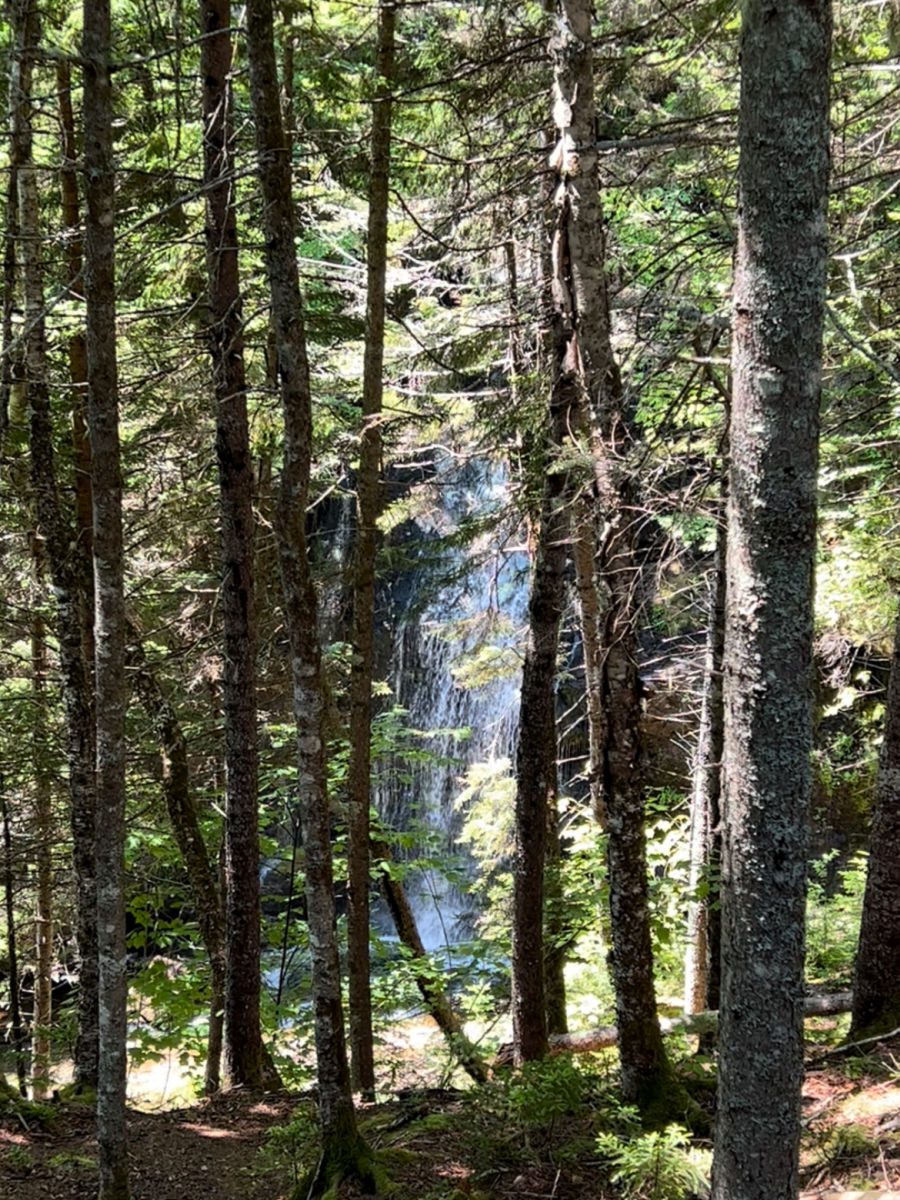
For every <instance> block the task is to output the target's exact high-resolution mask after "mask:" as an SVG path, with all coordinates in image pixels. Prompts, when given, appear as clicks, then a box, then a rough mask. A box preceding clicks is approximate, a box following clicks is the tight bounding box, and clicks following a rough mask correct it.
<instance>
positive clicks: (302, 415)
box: [246, 0, 374, 1191]
mask: <svg viewBox="0 0 900 1200" xmlns="http://www.w3.org/2000/svg"><path fill="white" fill-rule="evenodd" d="M246 12H247V50H248V56H249V61H250V95H251V102H252V107H253V116H254V124H255V131H256V146H257V156H258V165H259V178H260V184H261V190H262V196H263V203H264V211H265V239H266V270H267V274H268V279H269V290H270V293H271V302H272V317H273V322H274V326H275V342H276V346H277V354H278V375H279V382H280V389H281V403H282V410H283V415H284V461H283V466H282V473H281V485H280V493H279V499H278V512H277V518H276V527H277V528H276V532H277V538H278V550H279V563H280V568H281V583H282V591H283V594H284V616H285V623H286V625H287V631H288V638H289V642H290V652H291V669H292V676H293V685H294V687H293V691H294V716H295V719H296V722H297V783H298V790H299V798H300V815H301V824H302V831H303V847H304V854H305V875H306V879H305V886H306V905H307V914H308V921H309V934H310V944H311V948H312V956H313V1008H314V1024H315V1041H316V1066H317V1079H318V1087H319V1095H318V1101H319V1125H320V1130H321V1134H322V1159H321V1163H320V1169H319V1171H318V1172H317V1177H316V1179H315V1180H314V1182H313V1189H312V1190H313V1191H316V1190H323V1189H324V1187H325V1186H327V1183H328V1181H330V1180H331V1179H332V1178H334V1177H335V1176H340V1175H344V1174H350V1175H354V1176H357V1177H359V1178H361V1179H362V1180H363V1182H364V1184H365V1185H366V1186H369V1185H372V1184H373V1183H374V1181H373V1178H372V1161H371V1156H370V1153H369V1151H368V1149H367V1147H366V1145H365V1143H364V1142H363V1140H362V1138H361V1137H360V1135H359V1132H358V1129H357V1124H356V1113H355V1110H354V1108H353V1095H352V1092H351V1087H350V1070H349V1066H348V1063H347V1051H346V1043H345V1036H344V1016H343V1010H342V1006H341V968H340V958H339V955H338V943H337V931H336V927H335V910H334V884H333V874H332V861H331V816H330V810H329V804H328V791H327V776H326V770H325V740H324V739H325V730H324V720H323V718H324V693H323V679H322V664H321V650H320V646H319V632H318V613H317V606H316V594H315V591H314V588H313V581H312V575H311V572H310V564H309V557H308V551H307V545H306V508H307V503H308V499H309V479H310V458H311V453H312V395H311V390H310V376H309V361H308V359H307V355H306V334H305V329H304V322H303V307H302V301H301V295H300V280H299V273H298V269H297V258H296V252H295V249H294V211H293V203H292V196H291V164H290V162H289V160H288V157H287V154H286V152H285V142H284V132H283V129H282V122H281V110H280V107H279V98H278V78H277V72H276V68H275V48H274V35H273V21H272V4H271V0H250V3H248V5H247V10H246Z"/></svg>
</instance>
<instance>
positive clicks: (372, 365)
mask: <svg viewBox="0 0 900 1200" xmlns="http://www.w3.org/2000/svg"><path fill="white" fill-rule="evenodd" d="M396 11H397V7H396V0H380V3H379V6H378V46H377V51H376V62H375V71H376V76H377V81H376V88H375V95H374V103H373V106H372V141H371V147H372V149H371V168H370V172H369V224H368V231H367V236H366V273H367V282H366V345H365V355H364V359H363V385H362V428H361V430H360V444H359V469H358V471H357V476H356V496H357V507H356V512H357V521H356V548H355V554H354V563H353V661H352V664H351V673H350V763H349V767H348V778H347V802H348V820H347V825H348V848H347V882H348V891H349V894H348V906H347V965H348V970H349V975H350V1050H351V1071H352V1078H353V1085H354V1087H355V1088H356V1089H357V1090H359V1091H362V1092H363V1093H365V1094H372V1093H373V1092H374V1089H375V1062H374V1053H373V1048H372V991H371V985H370V980H369V862H370V854H369V811H370V807H371V803H372V800H371V774H372V675H373V672H374V666H375V628H374V626H375V555H376V552H377V548H378V530H377V526H376V521H377V519H378V513H379V511H380V508H381V494H380V489H381V397H382V391H383V384H382V374H383V369H384V322H385V311H384V303H385V278H386V275H387V238H388V195H389V189H390V168H391V89H392V88H393V86H394V26H395V18H396Z"/></svg>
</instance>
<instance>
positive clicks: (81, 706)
mask: <svg viewBox="0 0 900 1200" xmlns="http://www.w3.org/2000/svg"><path fill="white" fill-rule="evenodd" d="M56 72H57V73H56V86H57V97H58V103H59V118H60V122H59V123H60V137H61V152H62V164H61V166H60V171H59V186H60V193H61V199H62V219H63V226H64V228H65V231H66V239H65V255H66V273H67V276H68V287H69V294H70V298H71V299H77V300H79V301H81V302H83V301H84V278H83V273H82V272H83V257H82V256H83V242H82V232H81V216H80V211H79V207H80V206H79V203H78V174H77V157H78V150H77V145H76V138H75V118H74V114H73V111H72V79H71V70H70V67H69V63H68V62H67V61H66V60H65V59H60V61H59V62H58V63H57V68H56ZM67 353H68V360H69V383H70V386H71V403H72V449H73V458H74V466H75V536H76V538H77V544H78V549H79V553H78V554H76V555H74V556H72V557H73V558H74V565H73V570H74V573H75V582H74V586H75V588H76V589H77V592H78V608H79V610H80V614H81V663H80V665H79V663H78V662H77V661H76V660H75V659H74V657H73V662H72V670H73V671H74V673H75V680H76V686H74V687H73V686H72V685H67V693H66V694H67V696H68V695H69V693H70V692H71V694H72V695H73V697H74V709H75V720H74V724H75V730H74V731H72V732H70V738H71V740H72V741H73V749H72V750H71V751H70V752H69V790H70V809H71V825H72V858H73V863H74V868H75V877H76V879H77V880H78V887H77V888H76V901H75V905H76V925H77V938H78V946H79V957H80V960H81V966H80V971H79V979H78V1038H77V1041H76V1045H75V1084H76V1087H77V1088H79V1089H82V1088H94V1089H95V1088H96V1086H97V1055H98V1033H97V1025H98V1021H99V996H98V988H99V964H98V958H97V884H96V878H95V875H94V870H95V864H94V821H95V809H96V791H95V776H94V759H95V756H96V741H97V738H96V723H95V713H94V659H95V651H96V647H95V645H94V568H93V542H94V532H93V506H94V501H93V496H92V494H91V443H90V438H89V437H88V430H87V412H86V406H87V343H86V339H85V334H84V332H83V330H82V329H81V328H76V329H75V330H73V332H72V334H71V336H70V337H69V339H68V345H67ZM69 619H70V620H71V621H72V622H73V627H72V629H71V631H70V632H69V633H68V634H67V641H68V642H70V644H71V654H72V655H73V656H74V654H75V629H74V621H75V615H74V614H72V616H71V617H70V618H69ZM60 656H61V658H62V657H63V654H62V648H61V650H60ZM63 666H64V668H65V659H64V660H63ZM66 677H67V678H68V671H67V672H66ZM67 705H68V701H67ZM68 719H69V722H70V725H71V723H72V718H68ZM76 731H77V733H76ZM76 751H77V753H78V759H79V761H78V770H77V771H76V772H73V770H72V765H71V764H72V757H73V754H74V753H75V752H76Z"/></svg>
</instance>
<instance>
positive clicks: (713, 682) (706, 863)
mask: <svg viewBox="0 0 900 1200" xmlns="http://www.w3.org/2000/svg"><path fill="white" fill-rule="evenodd" d="M727 462H728V460H727V455H726V456H725V464H724V465H725V469H726V471H727ZM722 493H723V494H722V501H723V502H724V501H725V500H726V499H727V485H726V484H725V481H724V480H723V486H722ZM726 528H727V527H726V524H725V512H724V505H721V504H720V511H719V512H718V513H717V525H716V557H715V563H714V565H713V574H712V580H711V584H710V589H709V596H710V605H709V616H708V625H707V631H706V655H705V661H704V666H703V697H702V700H701V707H700V727H699V730H698V734H697V751H696V758H695V761H694V778H693V787H692V790H691V845H690V856H691V865H690V878H689V881H688V892H689V895H690V900H689V902H688V918H687V947H686V950H685V961H684V1011H685V1012H686V1013H689V1014H690V1013H698V1012H703V1011H704V1010H706V1009H716V1008H718V1007H719V978H720V954H719V950H720V941H721V938H720V927H721V922H720V920H719V913H720V909H719V886H718V878H719V864H720V861H721V842H722V836H721V830H720V828H719V823H720V821H721V792H722V743H723V739H724V736H725V709H724V704H723V676H722V667H723V659H724V654H725V553H726V548H727V547H726V540H727V535H726Z"/></svg>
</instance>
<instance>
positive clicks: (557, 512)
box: [512, 370, 577, 1063]
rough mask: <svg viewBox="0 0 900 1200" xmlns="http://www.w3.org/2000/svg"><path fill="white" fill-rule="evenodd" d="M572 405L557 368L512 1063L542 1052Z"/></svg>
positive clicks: (531, 671) (523, 716) (535, 626)
mask: <svg viewBox="0 0 900 1200" xmlns="http://www.w3.org/2000/svg"><path fill="white" fill-rule="evenodd" d="M573 402H577V394H576V393H573V389H572V385H571V379H570V377H569V376H568V374H567V373H566V372H564V371H561V370H558V371H557V372H556V374H555V378H554V381H553V389H552V393H551V397H550V413H549V420H548V426H549V427H548V431H547V439H546V441H547V460H548V466H547V470H546V471H545V473H544V486H543V495H542V498H541V515H540V520H539V523H538V531H537V548H536V553H535V561H534V569H533V573H532V579H531V594H530V597H529V601H528V644H527V646H526V649H525V662H524V666H523V669H522V698H521V704H520V708H519V733H518V740H517V743H516V800H515V851H514V857H513V921H512V993H513V1003H512V1011H513V1045H514V1055H515V1060H516V1062H517V1063H522V1062H527V1061H529V1060H531V1059H536V1058H543V1057H544V1055H546V1053H547V998H546V990H545V971H544V961H545V946H544V876H545V865H546V864H545V860H546V852H547V832H548V824H549V821H550V812H551V809H552V810H553V811H554V813H555V809H556V789H557V777H556V656H557V652H558V650H559V625H560V620H561V618H562V608H563V600H564V595H565V567H566V554H567V545H566V541H567V536H568V531H569V514H568V498H569V497H568V493H569V489H568V478H567V472H565V471H558V470H553V469H551V468H550V463H551V461H552V458H553V456H554V455H555V454H557V453H558V452H559V450H560V448H561V447H562V445H563V443H564V441H565V438H566V434H567V432H568V430H569V429H570V428H571V424H572V405H573Z"/></svg>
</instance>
